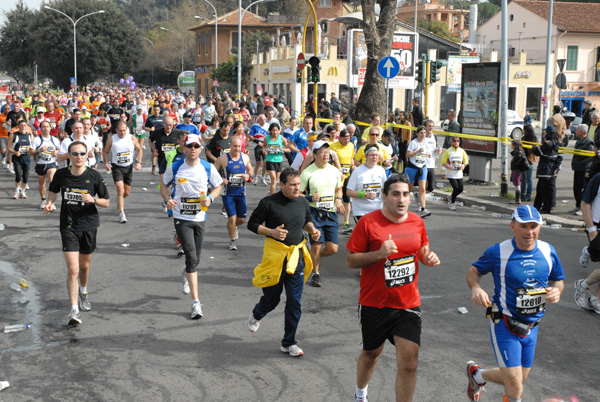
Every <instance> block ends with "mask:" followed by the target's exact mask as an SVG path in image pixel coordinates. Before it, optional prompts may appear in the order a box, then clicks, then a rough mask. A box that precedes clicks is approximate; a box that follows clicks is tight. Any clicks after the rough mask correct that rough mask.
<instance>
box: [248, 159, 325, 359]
mask: <svg viewBox="0 0 600 402" xmlns="http://www.w3.org/2000/svg"><path fill="white" fill-rule="evenodd" d="M280 187H281V191H280V192H278V193H275V194H273V195H270V196H268V197H265V198H263V199H262V200H261V201H260V203H259V204H258V206H257V207H256V209H255V210H254V212H252V216H251V217H250V220H249V221H248V229H249V230H251V231H252V232H254V233H257V234H259V235H264V236H267V239H266V240H265V248H264V255H263V259H262V262H261V263H260V264H259V265H258V266H257V267H256V268H255V269H254V275H255V277H254V279H253V280H252V283H253V284H254V286H257V287H262V288H263V296H262V297H261V298H260V301H259V302H258V303H257V304H256V306H254V309H253V310H252V315H251V316H250V318H249V319H248V329H249V330H250V332H256V330H258V327H259V326H260V320H261V319H262V318H263V317H264V316H266V315H267V314H268V313H269V312H271V311H273V310H274V309H275V307H277V305H278V304H279V300H280V298H281V292H282V291H283V288H284V287H285V293H286V303H285V327H284V329H285V333H284V336H283V340H282V341H281V351H282V352H283V353H289V354H290V355H291V356H294V357H298V356H302V355H303V354H304V352H303V351H302V349H300V348H299V347H298V345H296V329H297V328H298V322H299V321H300V316H301V313H302V312H301V309H300V299H301V297H302V290H303V289H304V282H305V281H306V278H308V276H309V275H310V271H311V270H312V261H311V260H310V254H309V252H308V249H307V248H306V241H305V240H304V234H303V232H302V230H303V229H304V230H306V231H307V232H308V233H309V234H310V235H311V236H312V238H313V240H317V239H318V238H319V236H320V235H321V232H319V231H318V230H317V229H316V228H315V226H314V225H313V222H312V218H311V214H310V209H309V205H308V201H307V200H306V198H305V197H302V196H301V193H300V173H299V172H298V171H297V170H295V169H292V168H287V169H284V170H283V172H281V176H280ZM296 249H297V250H296ZM281 256H283V257H281ZM277 257H279V259H278V258H277ZM288 259H289V261H288ZM296 259H297V261H296ZM307 271H308V272H307Z"/></svg>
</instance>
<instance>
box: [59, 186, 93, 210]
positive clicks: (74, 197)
mask: <svg viewBox="0 0 600 402" xmlns="http://www.w3.org/2000/svg"><path fill="white" fill-rule="evenodd" d="M84 194H88V191H87V190H85V189H83V190H82V189H76V188H67V189H65V192H64V194H63V200H64V201H65V202H66V204H68V205H81V206H83V205H84V202H83V195H84Z"/></svg>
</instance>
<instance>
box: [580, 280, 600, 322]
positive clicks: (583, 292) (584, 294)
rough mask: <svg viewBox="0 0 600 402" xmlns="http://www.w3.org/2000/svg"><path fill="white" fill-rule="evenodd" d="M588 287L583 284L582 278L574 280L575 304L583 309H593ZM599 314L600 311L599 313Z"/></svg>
mask: <svg viewBox="0 0 600 402" xmlns="http://www.w3.org/2000/svg"><path fill="white" fill-rule="evenodd" d="M590 296H591V294H590V289H589V288H587V289H586V288H585V287H584V286H583V279H578V280H576V281H575V304H577V305H578V306H579V307H580V308H582V309H585V310H593V307H592V305H591V303H590ZM599 314H600V313H599Z"/></svg>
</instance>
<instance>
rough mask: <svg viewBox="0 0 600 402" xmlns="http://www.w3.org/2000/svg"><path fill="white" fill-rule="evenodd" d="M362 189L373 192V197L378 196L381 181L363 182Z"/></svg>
mask: <svg viewBox="0 0 600 402" xmlns="http://www.w3.org/2000/svg"><path fill="white" fill-rule="evenodd" d="M363 191H364V192H365V193H373V194H375V197H379V194H381V183H364V184H363Z"/></svg>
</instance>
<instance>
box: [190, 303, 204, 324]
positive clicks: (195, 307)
mask: <svg viewBox="0 0 600 402" xmlns="http://www.w3.org/2000/svg"><path fill="white" fill-rule="evenodd" d="M203 316H204V315H203V314H202V305H201V304H200V302H198V303H194V304H192V314H191V317H192V320H199V319H200V318H202V317H203Z"/></svg>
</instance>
